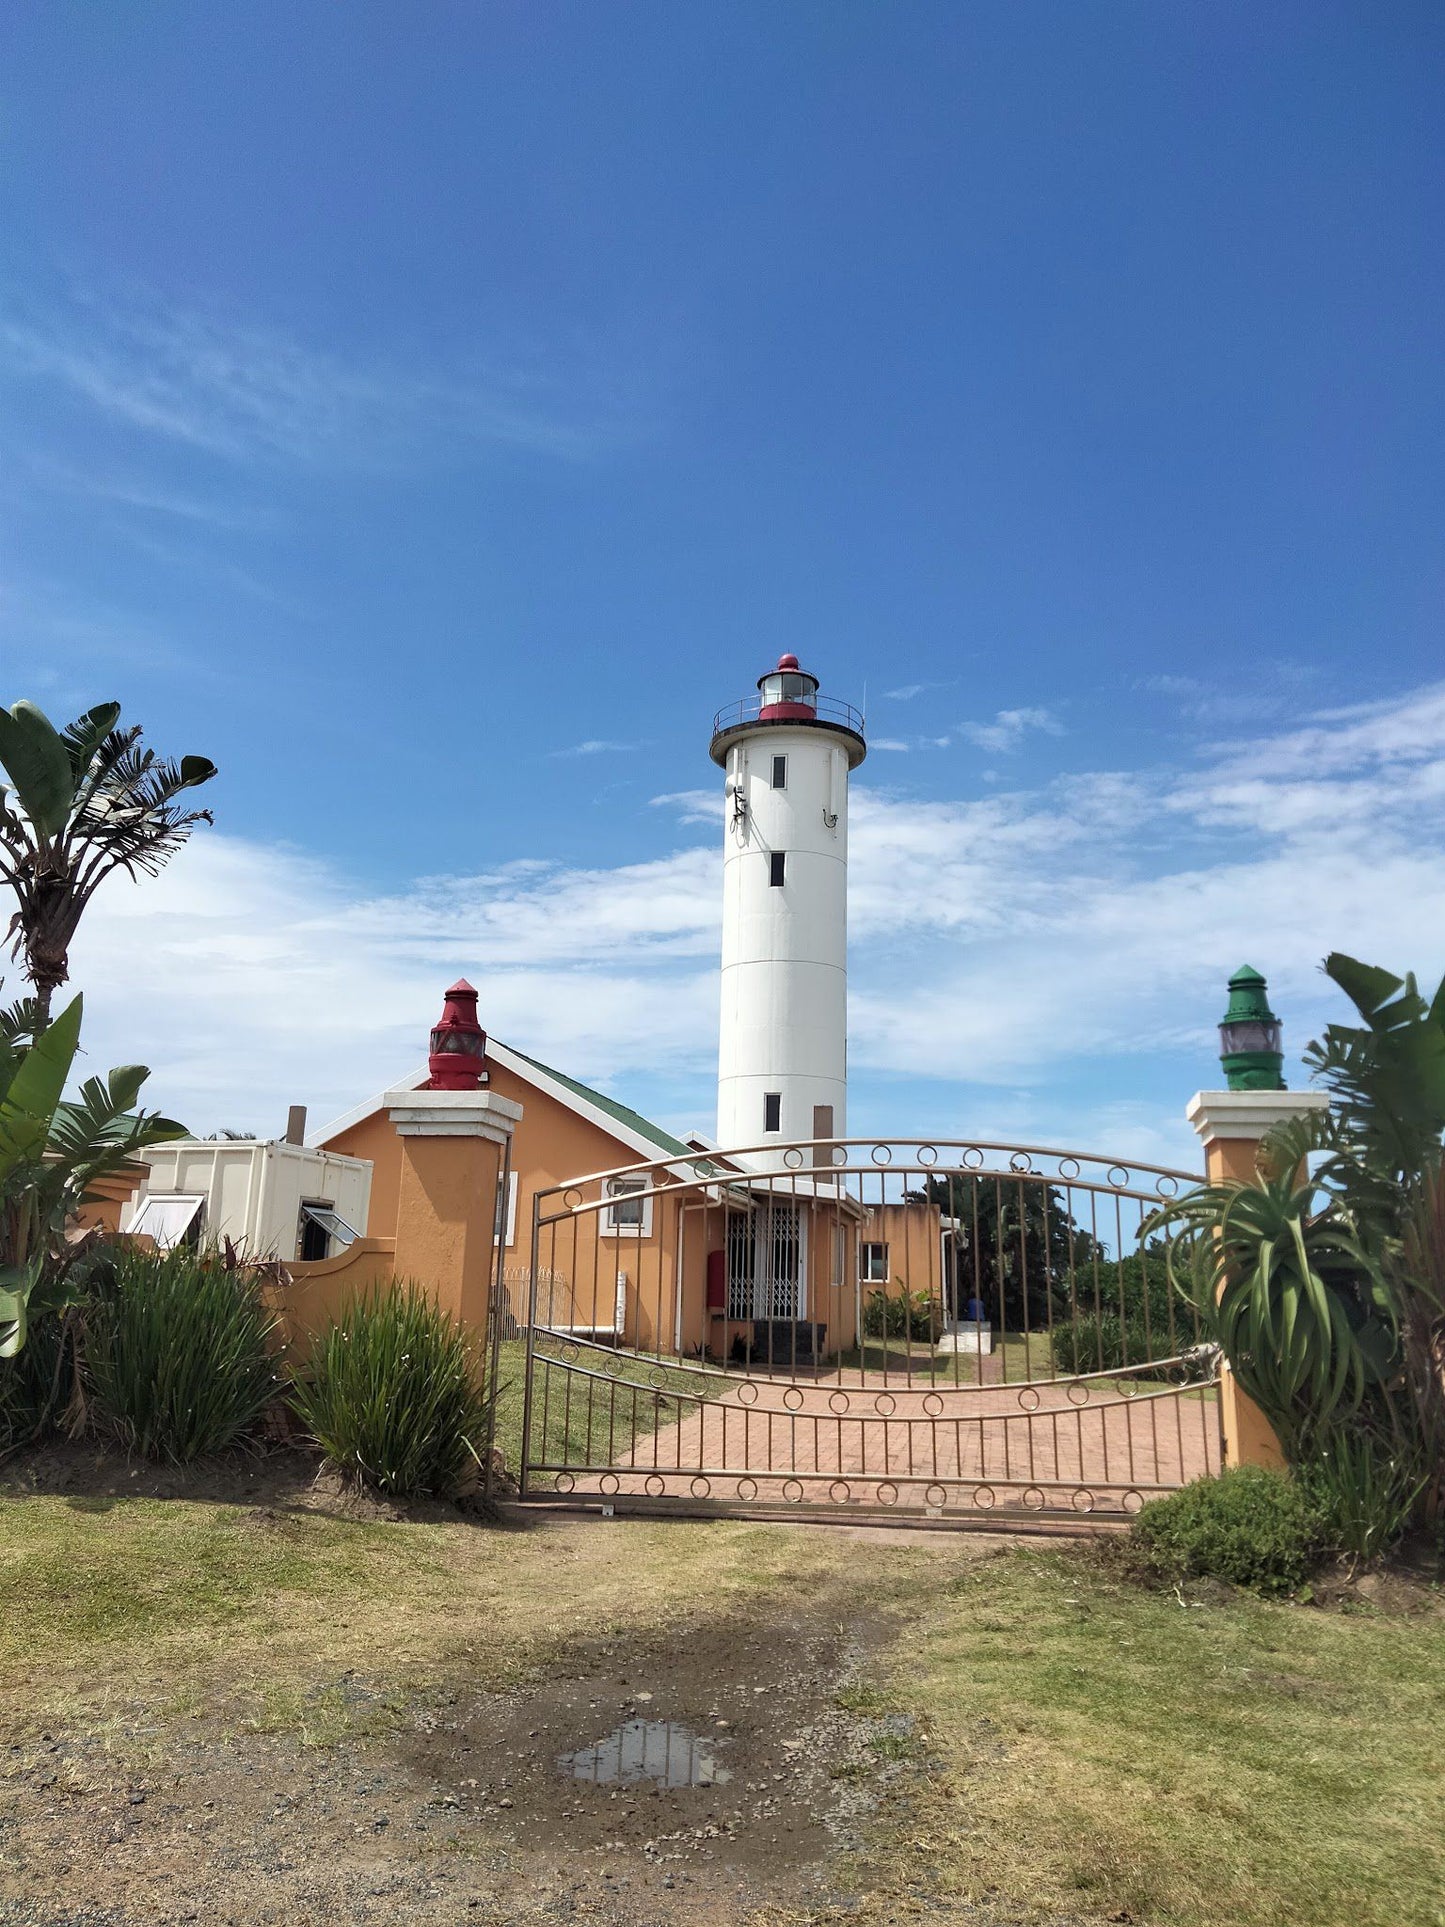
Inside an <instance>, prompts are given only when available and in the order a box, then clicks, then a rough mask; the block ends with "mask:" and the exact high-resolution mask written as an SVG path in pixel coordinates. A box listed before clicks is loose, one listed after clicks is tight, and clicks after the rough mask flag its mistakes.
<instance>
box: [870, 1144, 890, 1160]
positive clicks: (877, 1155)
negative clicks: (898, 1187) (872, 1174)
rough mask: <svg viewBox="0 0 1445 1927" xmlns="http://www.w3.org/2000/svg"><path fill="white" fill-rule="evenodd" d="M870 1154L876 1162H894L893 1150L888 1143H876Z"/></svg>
mask: <svg viewBox="0 0 1445 1927" xmlns="http://www.w3.org/2000/svg"><path fill="white" fill-rule="evenodd" d="M868 1155H869V1157H871V1158H872V1160H873V1162H874V1163H875V1164H891V1163H892V1162H893V1151H892V1148H891V1147H890V1146H889V1145H887V1144H875V1145H874V1146H873V1149H872V1150H871V1151H870V1152H869V1153H868Z"/></svg>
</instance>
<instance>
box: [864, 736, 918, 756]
mask: <svg viewBox="0 0 1445 1927" xmlns="http://www.w3.org/2000/svg"><path fill="white" fill-rule="evenodd" d="M868 747H869V749H881V750H887V751H889V752H890V753H891V752H896V753H898V754H899V755H907V753H908V752H909V751H910V750H911V749H912V748H913V745H912V743H907V742H904V740H903V738H902V737H901V736H870V737H869V738H868Z"/></svg>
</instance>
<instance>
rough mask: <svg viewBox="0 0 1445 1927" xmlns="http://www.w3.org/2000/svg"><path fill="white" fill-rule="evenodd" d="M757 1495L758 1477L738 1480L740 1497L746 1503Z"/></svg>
mask: <svg viewBox="0 0 1445 1927" xmlns="http://www.w3.org/2000/svg"><path fill="white" fill-rule="evenodd" d="M757 1496H758V1482H757V1480H756V1479H739V1480H738V1497H739V1498H740V1499H741V1500H742V1501H743V1504H744V1505H746V1504H747V1503H748V1501H749V1500H750V1499H755V1498H756V1497H757Z"/></svg>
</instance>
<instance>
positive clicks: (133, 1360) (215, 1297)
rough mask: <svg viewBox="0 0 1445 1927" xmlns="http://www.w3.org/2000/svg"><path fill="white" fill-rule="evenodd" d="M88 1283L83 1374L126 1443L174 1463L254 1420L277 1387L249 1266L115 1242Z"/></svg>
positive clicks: (221, 1442) (222, 1445)
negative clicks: (105, 1261) (90, 1294)
mask: <svg viewBox="0 0 1445 1927" xmlns="http://www.w3.org/2000/svg"><path fill="white" fill-rule="evenodd" d="M91 1283H92V1292H93V1297H92V1298H91V1300H90V1302H89V1304H88V1305H87V1308H86V1312H85V1329H86V1338H85V1346H84V1358H85V1371H86V1376H87V1379H88V1382H89V1385H90V1388H91V1391H92V1393H93V1395H94V1401H95V1409H96V1414H97V1417H98V1418H99V1420H100V1422H101V1423H102V1424H103V1425H104V1426H105V1427H106V1428H108V1429H109V1430H111V1431H113V1432H114V1433H115V1434H116V1435H117V1436H118V1437H119V1438H120V1439H121V1440H122V1442H123V1443H124V1444H125V1445H126V1446H127V1447H128V1448H130V1449H131V1450H134V1451H138V1452H142V1453H144V1454H145V1455H146V1456H147V1457H148V1458H156V1459H175V1460H177V1461H179V1462H181V1463H183V1464H184V1463H185V1462H187V1461H188V1460H191V1459H197V1458H202V1457H205V1456H207V1455H208V1454H210V1453H213V1452H223V1451H225V1450H226V1449H227V1447H228V1446H232V1445H234V1444H236V1442H237V1441H238V1440H239V1439H241V1438H243V1437H244V1436H245V1435H246V1433H248V1432H250V1431H251V1430H252V1429H253V1428H254V1427H255V1425H256V1424H257V1422H258V1421H259V1419H260V1417H261V1414H262V1413H263V1412H264V1411H265V1409H266V1407H267V1405H268V1404H269V1403H270V1402H271V1400H272V1398H273V1397H274V1396H275V1393H276V1388H277V1383H278V1381H277V1376H276V1369H275V1364H274V1361H273V1359H272V1357H271V1353H270V1350H269V1346H268V1340H269V1338H270V1336H271V1332H272V1330H273V1328H274V1326H275V1322H276V1321H275V1319H274V1317H273V1315H272V1314H271V1312H270V1311H269V1310H268V1309H267V1307H266V1305H265V1303H264V1301H263V1299H262V1295H261V1280H260V1278H259V1276H258V1275H257V1273H256V1272H254V1271H253V1270H251V1269H248V1268H247V1267H245V1266H243V1265H234V1264H229V1263H227V1262H226V1261H225V1260H224V1259H223V1258H222V1257H221V1256H220V1255H219V1254H217V1253H214V1252H197V1251H192V1250H190V1249H188V1248H186V1247H184V1246H178V1247H177V1248H176V1249H175V1250H172V1251H166V1252H145V1251H137V1250H126V1249H118V1250H117V1251H116V1252H115V1253H114V1255H113V1257H112V1258H111V1259H110V1261H109V1263H108V1264H106V1265H104V1266H98V1267H97V1268H96V1270H95V1272H94V1274H93V1276H92V1281H91Z"/></svg>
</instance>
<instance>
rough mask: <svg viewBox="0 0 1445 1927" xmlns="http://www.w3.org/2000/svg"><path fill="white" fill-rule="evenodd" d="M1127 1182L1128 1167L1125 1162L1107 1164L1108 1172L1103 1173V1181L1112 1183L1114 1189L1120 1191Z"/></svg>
mask: <svg viewBox="0 0 1445 1927" xmlns="http://www.w3.org/2000/svg"><path fill="white" fill-rule="evenodd" d="M1116 1173H1117V1175H1116ZM1128 1182H1129V1167H1128V1165H1127V1164H1111V1165H1110V1166H1109V1169H1108V1172H1107V1173H1106V1175H1105V1183H1107V1184H1112V1185H1113V1187H1114V1189H1115V1190H1116V1191H1122V1190H1123V1189H1124V1186H1125V1185H1126V1184H1127V1183H1128Z"/></svg>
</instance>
